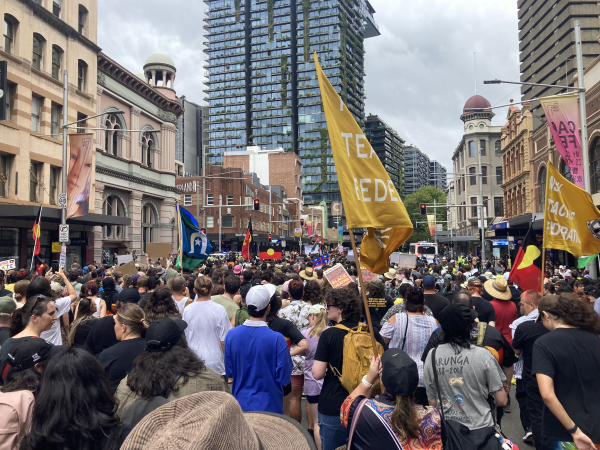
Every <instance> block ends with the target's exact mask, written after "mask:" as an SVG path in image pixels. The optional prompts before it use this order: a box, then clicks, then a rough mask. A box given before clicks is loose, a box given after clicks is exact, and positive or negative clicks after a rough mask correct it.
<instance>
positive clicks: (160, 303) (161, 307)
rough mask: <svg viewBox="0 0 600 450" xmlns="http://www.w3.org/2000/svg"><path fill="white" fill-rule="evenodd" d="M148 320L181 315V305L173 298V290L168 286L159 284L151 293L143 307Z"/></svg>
mask: <svg viewBox="0 0 600 450" xmlns="http://www.w3.org/2000/svg"><path fill="white" fill-rule="evenodd" d="M143 309H144V314H145V315H146V320H148V322H152V321H154V320H158V319H162V318H163V317H170V316H175V317H181V314H180V313H179V307H178V306H177V304H176V303H175V300H173V292H172V291H171V289H169V288H168V287H167V286H159V287H158V288H156V289H155V290H154V292H152V293H151V294H150V297H149V298H148V302H147V303H146V306H145V307H144V308H143Z"/></svg>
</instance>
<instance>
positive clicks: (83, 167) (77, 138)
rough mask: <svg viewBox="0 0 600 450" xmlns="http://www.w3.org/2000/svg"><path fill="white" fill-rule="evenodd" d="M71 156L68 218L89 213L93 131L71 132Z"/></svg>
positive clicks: (68, 183) (68, 181)
mask: <svg viewBox="0 0 600 450" xmlns="http://www.w3.org/2000/svg"><path fill="white" fill-rule="evenodd" d="M69 140H70V157H69V171H68V172H67V219H70V218H71V217H81V216H85V215H87V213H88V211H89V208H90V186H91V182H92V162H93V156H94V152H93V143H94V135H93V134H92V133H74V134H69Z"/></svg>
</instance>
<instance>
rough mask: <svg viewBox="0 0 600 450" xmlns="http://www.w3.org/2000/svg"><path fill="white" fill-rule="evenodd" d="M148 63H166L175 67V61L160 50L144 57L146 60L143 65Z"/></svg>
mask: <svg viewBox="0 0 600 450" xmlns="http://www.w3.org/2000/svg"><path fill="white" fill-rule="evenodd" d="M149 64H152V65H154V64H166V65H168V66H171V67H173V68H175V63H174V62H173V58H171V57H170V56H169V55H167V54H166V53H162V52H156V53H152V54H151V55H150V56H148V57H147V58H146V62H145V63H144V67H146V66H147V65H149Z"/></svg>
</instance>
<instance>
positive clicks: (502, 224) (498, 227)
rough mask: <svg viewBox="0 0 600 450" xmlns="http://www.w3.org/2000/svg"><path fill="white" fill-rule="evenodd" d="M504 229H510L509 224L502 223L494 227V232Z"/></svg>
mask: <svg viewBox="0 0 600 450" xmlns="http://www.w3.org/2000/svg"><path fill="white" fill-rule="evenodd" d="M504 228H508V222H500V223H495V224H494V225H492V230H502V229H504Z"/></svg>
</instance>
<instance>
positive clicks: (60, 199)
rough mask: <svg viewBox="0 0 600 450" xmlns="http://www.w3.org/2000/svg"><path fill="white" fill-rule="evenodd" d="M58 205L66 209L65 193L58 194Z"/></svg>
mask: <svg viewBox="0 0 600 450" xmlns="http://www.w3.org/2000/svg"><path fill="white" fill-rule="evenodd" d="M58 207H59V208H60V209H67V194H58Z"/></svg>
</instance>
